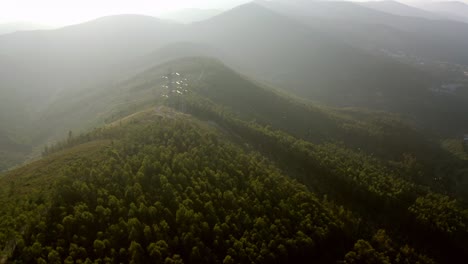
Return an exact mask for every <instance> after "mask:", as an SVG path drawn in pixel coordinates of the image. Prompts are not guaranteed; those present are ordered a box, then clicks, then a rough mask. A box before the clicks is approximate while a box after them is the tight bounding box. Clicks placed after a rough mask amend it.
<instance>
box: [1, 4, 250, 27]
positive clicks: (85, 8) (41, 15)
mask: <svg viewBox="0 0 468 264" xmlns="http://www.w3.org/2000/svg"><path fill="white" fill-rule="evenodd" d="M243 2H248V0H225V1H219V0H171V1H167V0H40V1H38V0H0V23H1V22H11V21H28V22H35V23H41V24H47V25H51V26H62V25H67V24H74V23H79V22H83V21H86V20H91V19H94V18H97V17H101V16H106V15H115V14H129V13H131V14H145V15H152V16H157V15H159V14H162V13H166V12H171V11H174V10H177V9H181V8H201V9H222V8H229V7H230V6H233V5H236V4H240V3H243Z"/></svg>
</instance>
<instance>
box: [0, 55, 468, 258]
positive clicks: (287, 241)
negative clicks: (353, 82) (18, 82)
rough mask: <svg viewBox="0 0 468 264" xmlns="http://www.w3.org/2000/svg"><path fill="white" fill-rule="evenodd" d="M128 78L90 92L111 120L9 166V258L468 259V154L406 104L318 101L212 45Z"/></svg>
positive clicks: (5, 185) (5, 241)
mask: <svg viewBox="0 0 468 264" xmlns="http://www.w3.org/2000/svg"><path fill="white" fill-rule="evenodd" d="M109 89H114V91H115V89H116V87H113V88H109ZM117 91H119V92H115V94H114V95H113V96H108V98H107V99H106V100H103V99H104V98H105V97H106V95H108V94H109V92H108V90H106V89H103V90H101V91H99V92H97V93H96V95H93V96H92V97H90V98H94V99H93V100H95V102H96V103H93V105H95V106H96V108H95V110H98V109H101V110H98V111H97V113H100V115H102V116H103V118H104V119H105V121H104V122H105V123H107V125H105V126H104V127H101V128H96V129H94V130H93V131H91V132H88V133H84V134H82V135H80V134H69V136H68V139H67V140H65V141H63V142H62V143H60V144H55V145H52V146H49V147H48V148H47V149H45V150H44V155H45V157H44V158H43V159H41V160H39V161H37V162H35V163H32V164H30V165H26V166H24V167H22V168H19V169H15V170H13V171H11V172H8V173H6V174H4V175H3V176H0V182H1V184H0V186H1V187H0V190H1V191H0V199H1V200H2V202H4V204H6V205H8V206H5V207H3V208H2V209H1V214H2V216H5V217H2V218H1V219H2V220H1V221H2V223H1V225H0V226H1V227H2V229H1V230H0V234H1V236H0V243H1V244H2V248H3V249H4V252H3V256H4V258H9V259H12V260H13V259H14V260H18V261H19V262H21V260H23V262H30V261H32V260H38V261H40V262H44V261H45V262H48V263H55V262H57V263H58V261H61V260H65V261H66V262H70V263H72V262H73V261H80V260H81V261H82V262H85V261H86V260H87V259H88V258H89V259H90V260H91V261H93V260H99V259H101V260H102V261H111V262H115V261H118V262H131V261H133V262H135V263H141V262H146V261H149V260H150V259H152V260H158V261H160V262H164V261H166V262H167V263H173V262H177V261H179V263H180V262H181V261H183V262H184V263H197V262H200V261H202V262H212V263H217V262H224V263H237V262H256V263H270V262H271V261H273V260H276V261H277V262H280V263H286V262H289V261H291V260H296V261H297V262H310V261H318V262H327V263H333V262H337V261H345V263H362V261H368V262H372V263H375V262H378V263H396V262H397V261H400V262H401V261H406V262H409V263H416V262H417V261H419V262H420V263H434V261H435V262H440V263H450V262H453V261H454V260H457V259H460V258H464V257H466V251H464V248H465V247H466V245H467V229H466V227H467V220H468V215H467V211H466V209H465V208H466V205H465V203H464V202H463V201H464V199H465V198H463V197H466V196H464V195H466V193H465V194H464V193H463V192H457V191H455V190H454V189H453V187H454V186H457V185H453V183H451V181H453V180H456V178H455V177H453V176H454V175H452V173H455V171H457V170H458V171H457V173H458V176H459V177H462V178H463V177H466V176H463V174H460V172H461V171H462V170H463V168H466V161H465V162H464V161H463V160H460V159H458V158H455V157H452V156H451V155H450V154H449V153H444V152H443V150H441V149H440V148H439V147H438V144H437V142H436V141H433V140H432V139H431V138H430V137H428V138H425V137H426V136H427V135H424V136H422V135H421V134H419V132H418V131H417V130H415V129H414V128H411V126H409V125H408V124H406V123H405V122H404V121H402V120H399V118H398V117H396V116H393V115H388V116H387V117H386V118H382V117H384V116H385V114H382V113H372V112H368V111H359V110H352V111H351V110H348V111H346V110H338V109H330V108H327V107H317V106H314V105H311V104H310V103H308V102H306V101H300V100H297V99H295V98H294V97H291V96H286V95H284V94H282V92H279V91H275V90H272V89H271V88H269V87H267V86H265V85H261V84H258V83H255V82H252V81H250V80H249V79H248V78H246V77H244V76H242V75H240V74H238V73H236V72H234V71H232V70H231V69H229V68H227V67H226V66H224V65H222V64H221V63H220V62H219V61H216V60H213V59H206V58H190V59H182V60H177V61H173V62H169V63H166V64H164V65H161V66H157V67H154V68H151V69H149V70H147V71H145V72H143V73H141V74H139V75H137V76H136V77H134V78H130V79H128V80H126V81H125V82H123V83H121V84H119V86H118V88H117ZM100 100H101V101H100ZM99 101H100V104H99V103H98V102H99ZM90 102H93V101H90ZM164 105H166V106H164ZM71 107H72V108H73V106H71ZM184 113H185V114H184ZM85 116H86V115H85ZM374 116H375V117H374ZM278 119H281V120H283V121H282V122H279V121H278ZM389 128H392V129H389ZM392 137H395V138H394V139H392ZM359 138H361V139H364V138H367V139H368V141H361V140H359ZM390 148H392V150H391V151H390ZM384 149H387V151H382V150H384ZM437 158H440V159H441V160H438V161H437V162H434V161H435V160H436V159H437ZM426 159H428V160H426ZM443 160H446V161H447V162H448V163H445V166H447V167H445V168H444V167H443V165H444V162H443ZM430 161H432V162H434V163H435V164H434V166H433V167H431V166H427V164H428V162H430ZM447 164H450V166H448V165H447ZM434 177H436V179H434ZM439 177H440V178H439ZM447 194H450V195H447ZM465 201H466V200H465ZM195 222H197V223H201V224H200V225H193V223H195ZM46 230H47V232H46ZM331 249H333V250H331ZM431 259H432V260H431ZM88 262H89V261H88Z"/></svg>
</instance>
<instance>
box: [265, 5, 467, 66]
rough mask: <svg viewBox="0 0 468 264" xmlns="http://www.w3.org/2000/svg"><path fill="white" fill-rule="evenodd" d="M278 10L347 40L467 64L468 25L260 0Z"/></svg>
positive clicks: (352, 8) (346, 7)
mask: <svg viewBox="0 0 468 264" xmlns="http://www.w3.org/2000/svg"><path fill="white" fill-rule="evenodd" d="M258 3H261V5H263V6H267V7H269V8H270V9H272V10H275V11H276V12H278V13H281V14H284V15H287V16H290V17H291V18H294V19H297V20H300V21H302V22H305V23H307V24H308V25H310V26H315V27H318V25H320V28H322V29H323V30H324V31H326V32H328V33H329V34H331V35H333V36H335V37H340V38H341V39H342V40H345V41H346V42H347V43H350V44H353V45H354V46H356V47H362V48H366V49H368V50H374V51H375V50H377V51H380V50H381V49H386V50H389V51H391V52H393V53H396V54H398V53H401V52H403V53H404V54H406V55H407V56H418V57H421V58H425V59H431V60H438V61H448V62H452V63H458V64H464V65H467V63H468V58H467V56H466V53H465V52H464V47H466V46H467V45H468V27H467V25H466V24H465V23H460V22H457V21H450V20H429V19H423V18H417V17H404V16H396V15H392V14H388V13H385V12H380V11H377V10H374V9H371V8H367V7H364V6H361V5H359V4H357V3H350V2H335V1H324V2H322V1H318V2H315V1H293V2H291V3H289V2H286V1H260V2H258Z"/></svg>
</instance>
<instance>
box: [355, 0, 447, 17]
mask: <svg viewBox="0 0 468 264" xmlns="http://www.w3.org/2000/svg"><path fill="white" fill-rule="evenodd" d="M361 5H363V6H365V7H368V8H371V9H375V10H378V11H381V12H385V13H388V14H392V15H397V16H406V17H420V18H427V19H439V20H440V19H442V18H443V17H442V16H439V15H437V14H434V13H431V12H428V11H424V10H422V9H418V8H415V7H412V6H409V5H405V4H403V3H400V2H397V1H394V0H383V1H372V2H365V3H361Z"/></svg>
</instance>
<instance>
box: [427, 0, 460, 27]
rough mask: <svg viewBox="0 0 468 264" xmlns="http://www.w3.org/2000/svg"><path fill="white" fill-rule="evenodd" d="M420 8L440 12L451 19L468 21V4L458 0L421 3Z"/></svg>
mask: <svg viewBox="0 0 468 264" xmlns="http://www.w3.org/2000/svg"><path fill="white" fill-rule="evenodd" d="M419 6H420V8H422V9H425V10H429V11H431V12H434V13H438V14H440V15H442V16H445V17H447V18H450V19H454V20H459V21H462V22H465V23H467V22H468V5H467V4H466V3H463V2H458V1H444V2H431V3H420V4H419Z"/></svg>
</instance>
